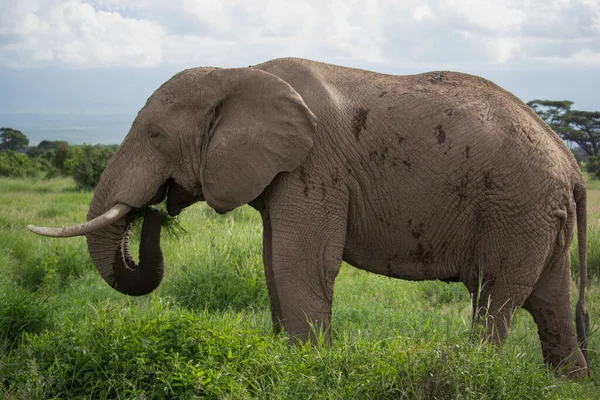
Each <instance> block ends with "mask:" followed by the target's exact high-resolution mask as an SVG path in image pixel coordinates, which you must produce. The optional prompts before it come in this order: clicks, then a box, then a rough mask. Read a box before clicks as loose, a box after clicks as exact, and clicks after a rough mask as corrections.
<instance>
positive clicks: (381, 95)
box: [379, 90, 388, 98]
mask: <svg viewBox="0 0 600 400" xmlns="http://www.w3.org/2000/svg"><path fill="white" fill-rule="evenodd" d="M387 93H388V92H387V90H384V91H383V92H381V93H380V94H379V98H382V97H383V96H385V95H386V94H387Z"/></svg>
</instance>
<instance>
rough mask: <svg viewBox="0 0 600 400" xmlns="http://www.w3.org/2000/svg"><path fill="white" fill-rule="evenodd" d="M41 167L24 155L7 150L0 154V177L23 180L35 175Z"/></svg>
mask: <svg viewBox="0 0 600 400" xmlns="http://www.w3.org/2000/svg"><path fill="white" fill-rule="evenodd" d="M43 169H44V168H43V166H42V165H41V164H40V163H39V162H37V161H34V160H31V159H30V158H29V157H27V156H26V155H25V154H22V153H16V152H14V151H11V150H8V151H3V152H1V153H0V176H6V177H9V178H25V177H33V176H35V175H37V173H38V171H40V170H43Z"/></svg>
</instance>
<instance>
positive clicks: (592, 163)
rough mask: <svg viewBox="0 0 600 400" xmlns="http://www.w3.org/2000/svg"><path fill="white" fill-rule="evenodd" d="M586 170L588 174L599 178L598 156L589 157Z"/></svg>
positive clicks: (599, 163) (599, 161)
mask: <svg viewBox="0 0 600 400" xmlns="http://www.w3.org/2000/svg"><path fill="white" fill-rule="evenodd" d="M585 169H586V170H587V172H589V173H591V174H594V175H596V176H598V173H599V171H600V157H598V156H590V157H588V159H587V162H586V164H585Z"/></svg>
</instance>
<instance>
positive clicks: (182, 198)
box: [150, 178, 204, 217]
mask: <svg viewBox="0 0 600 400" xmlns="http://www.w3.org/2000/svg"><path fill="white" fill-rule="evenodd" d="M165 198H166V199H167V213H169V215H170V216H172V217H174V216H177V215H179V214H180V213H181V211H182V210H183V209H184V208H186V207H189V206H191V205H192V204H194V203H196V202H198V201H204V196H203V195H202V190H200V194H198V195H195V194H193V193H191V192H190V191H189V190H187V189H186V188H184V187H183V186H181V185H180V184H178V183H177V182H176V181H175V180H174V179H172V178H170V179H169V180H168V181H167V182H166V183H165V184H164V185H163V186H161V188H160V189H159V191H158V193H157V194H156V196H155V197H154V199H153V200H155V202H154V203H150V204H156V203H160V202H162V201H163V200H164V199H165Z"/></svg>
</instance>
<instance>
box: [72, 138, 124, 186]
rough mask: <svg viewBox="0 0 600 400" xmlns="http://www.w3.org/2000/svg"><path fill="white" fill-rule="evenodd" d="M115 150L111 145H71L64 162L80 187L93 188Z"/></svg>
mask: <svg viewBox="0 0 600 400" xmlns="http://www.w3.org/2000/svg"><path fill="white" fill-rule="evenodd" d="M114 152H115V151H114V149H113V147H110V146H99V145H97V146H92V145H89V144H84V145H82V146H71V147H69V156H68V158H67V160H66V161H65V163H64V164H65V171H66V172H67V173H68V174H69V175H71V177H73V179H74V180H75V183H76V184H77V187H79V188H80V189H93V188H95V187H96V185H97V184H98V182H99V181H100V176H101V175H102V171H104V168H106V165H107V164H108V160H110V158H111V157H112V155H113V154H114Z"/></svg>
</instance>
